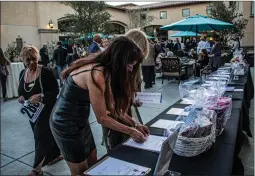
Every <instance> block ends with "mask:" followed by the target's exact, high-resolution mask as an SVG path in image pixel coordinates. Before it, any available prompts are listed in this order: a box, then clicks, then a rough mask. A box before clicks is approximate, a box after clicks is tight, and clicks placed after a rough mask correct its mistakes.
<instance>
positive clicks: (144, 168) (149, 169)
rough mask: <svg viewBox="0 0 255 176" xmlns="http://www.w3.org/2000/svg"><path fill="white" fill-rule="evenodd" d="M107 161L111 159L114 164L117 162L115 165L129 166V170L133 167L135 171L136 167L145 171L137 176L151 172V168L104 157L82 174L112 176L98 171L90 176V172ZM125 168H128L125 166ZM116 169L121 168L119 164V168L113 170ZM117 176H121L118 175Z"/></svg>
mask: <svg viewBox="0 0 255 176" xmlns="http://www.w3.org/2000/svg"><path fill="white" fill-rule="evenodd" d="M108 159H111V160H113V161H114V162H117V163H122V164H123V166H124V165H125V164H129V165H130V167H131V169H132V166H133V167H134V170H136V168H135V167H138V169H139V167H141V168H142V169H143V170H146V171H143V172H142V173H141V174H137V175H147V174H149V173H150V171H151V168H148V167H144V166H141V165H137V164H134V163H130V162H127V161H123V160H120V159H117V158H113V157H109V156H106V157H105V158H104V159H102V160H101V161H100V162H98V163H97V164H95V165H94V166H92V167H91V168H90V169H88V170H87V171H85V172H84V174H86V175H113V174H111V173H109V170H108V172H106V173H104V172H103V171H100V170H99V171H96V172H95V174H90V173H91V171H93V170H94V169H96V167H98V166H100V164H102V163H103V162H105V161H107V160H108ZM105 165H107V166H109V164H106V163H105ZM114 166H115V167H116V165H114ZM127 167H128V166H127ZM130 167H129V169H130ZM118 168H121V164H120V167H118V166H117V168H114V169H118ZM115 172H116V170H115ZM117 172H118V171H117ZM140 172H141V171H140ZM114 175H118V174H116V173H114ZM119 175H123V174H121V173H120V174H119ZM126 175H129V174H126ZM130 175H131V174H130ZM132 175H135V174H134V173H132Z"/></svg>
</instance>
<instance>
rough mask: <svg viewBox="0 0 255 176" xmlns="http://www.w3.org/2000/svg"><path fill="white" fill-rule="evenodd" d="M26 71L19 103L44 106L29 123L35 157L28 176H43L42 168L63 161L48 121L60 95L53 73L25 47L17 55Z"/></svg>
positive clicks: (36, 53) (31, 48) (19, 89)
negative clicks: (40, 63)
mask: <svg viewBox="0 0 255 176" xmlns="http://www.w3.org/2000/svg"><path fill="white" fill-rule="evenodd" d="M20 56H21V58H22V59H23V62H24V64H25V65H26V67H27V69H25V70H22V71H21V73H20V76H19V80H20V83H19V87H18V93H19V99H18V101H19V103H21V104H24V103H25V101H29V103H30V104H37V103H39V102H40V103H43V104H44V105H45V106H44V107H43V110H42V111H41V113H40V114H39V117H38V118H37V120H36V121H35V122H34V123H33V122H30V125H31V127H32V131H33V133H34V140H35V157H34V165H33V170H32V171H31V173H30V174H29V175H30V176H37V175H43V174H42V170H41V169H42V167H43V166H45V165H47V164H48V165H49V164H54V163H56V162H58V161H60V160H62V159H63V157H61V156H60V150H59V148H58V147H57V145H56V143H55V140H54V138H53V136H52V133H51V130H50V126H49V119H50V114H51V111H52V109H53V107H54V104H55V102H56V99H57V95H58V93H59V88H58V82H57V80H56V77H55V76H54V74H53V72H52V71H51V70H50V69H49V68H46V67H43V66H42V65H39V64H38V59H39V52H38V50H37V48H35V47H34V46H24V47H23V48H22V50H21V54H20Z"/></svg>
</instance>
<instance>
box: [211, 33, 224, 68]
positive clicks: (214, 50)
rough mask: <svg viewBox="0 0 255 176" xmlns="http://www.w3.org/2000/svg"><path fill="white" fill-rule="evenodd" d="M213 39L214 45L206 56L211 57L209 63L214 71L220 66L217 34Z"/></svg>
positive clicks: (219, 46)
mask: <svg viewBox="0 0 255 176" xmlns="http://www.w3.org/2000/svg"><path fill="white" fill-rule="evenodd" d="M214 40H215V45H214V46H213V48H212V51H211V54H210V55H208V56H209V57H212V59H211V62H212V63H211V64H212V66H213V71H216V70H217V69H218V68H219V67H221V43H220V38H219V37H218V36H216V37H214Z"/></svg>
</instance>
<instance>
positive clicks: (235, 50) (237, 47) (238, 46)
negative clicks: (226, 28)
mask: <svg viewBox="0 0 255 176" xmlns="http://www.w3.org/2000/svg"><path fill="white" fill-rule="evenodd" d="M239 50H240V42H239V38H238V37H235V38H234V45H233V48H232V51H233V52H237V51H239Z"/></svg>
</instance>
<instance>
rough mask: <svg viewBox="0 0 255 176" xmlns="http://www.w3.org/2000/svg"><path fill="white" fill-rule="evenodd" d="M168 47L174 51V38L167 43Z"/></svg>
mask: <svg viewBox="0 0 255 176" xmlns="http://www.w3.org/2000/svg"><path fill="white" fill-rule="evenodd" d="M166 48H168V49H169V51H172V52H173V50H174V43H173V40H170V43H169V42H168V43H167V45H166Z"/></svg>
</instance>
